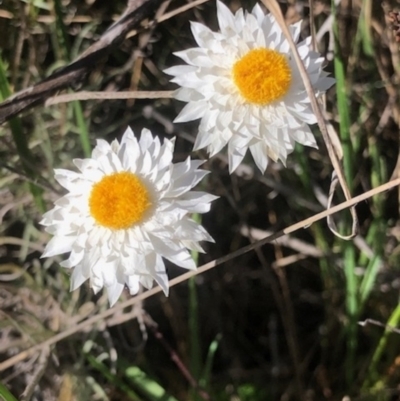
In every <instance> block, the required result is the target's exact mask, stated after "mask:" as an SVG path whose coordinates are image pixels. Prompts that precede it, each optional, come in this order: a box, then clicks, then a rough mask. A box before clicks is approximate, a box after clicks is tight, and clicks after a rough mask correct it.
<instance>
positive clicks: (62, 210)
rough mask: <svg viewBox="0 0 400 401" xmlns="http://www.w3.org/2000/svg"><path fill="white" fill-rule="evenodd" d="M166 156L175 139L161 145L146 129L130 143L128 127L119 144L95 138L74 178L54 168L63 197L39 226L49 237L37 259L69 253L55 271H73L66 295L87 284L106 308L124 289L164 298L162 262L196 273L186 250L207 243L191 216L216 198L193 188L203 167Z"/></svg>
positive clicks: (165, 283) (198, 248)
mask: <svg viewBox="0 0 400 401" xmlns="http://www.w3.org/2000/svg"><path fill="white" fill-rule="evenodd" d="M173 150H174V140H168V139H165V140H164V142H163V143H162V144H161V142H160V140H159V139H158V138H157V137H153V136H152V134H151V132H150V131H149V130H147V129H144V130H143V131H142V134H141V137H140V140H137V139H136V137H135V136H134V134H133V132H132V131H131V130H130V128H128V129H127V130H126V132H125V133H124V135H123V137H122V140H121V142H118V141H117V140H115V141H113V142H112V143H111V144H109V143H108V142H106V141H104V140H98V141H97V146H96V147H95V149H94V150H93V152H92V157H91V158H90V159H75V160H74V164H75V166H76V167H77V168H78V169H79V172H74V171H70V170H63V169H58V170H55V178H56V180H57V181H58V182H59V183H60V184H61V185H62V186H63V187H64V188H66V189H67V191H68V193H67V194H66V195H65V196H63V197H61V198H60V199H58V200H57V201H56V202H55V206H54V208H53V209H52V210H50V211H49V212H47V213H46V214H45V215H44V216H43V220H42V221H41V224H42V225H44V226H46V231H47V232H49V233H50V234H52V235H53V238H52V239H51V240H50V241H49V243H48V244H47V246H46V249H45V252H44V254H43V257H50V256H55V255H60V254H64V253H69V254H70V255H69V258H68V259H67V260H64V261H63V262H62V263H61V265H62V266H64V267H66V268H73V272H72V275H71V290H74V289H76V288H78V287H79V286H80V285H82V283H84V282H85V281H86V280H90V286H91V287H92V288H93V289H94V291H95V292H98V291H100V289H102V288H103V287H105V288H106V290H107V293H108V299H109V302H110V304H111V305H113V304H114V303H115V302H116V301H117V300H118V298H119V297H120V295H121V292H122V290H123V288H124V286H127V287H128V288H129V291H130V293H131V294H136V293H137V292H138V291H139V288H140V285H142V286H144V287H146V288H151V287H152V285H153V280H155V281H156V282H157V283H158V284H159V285H160V286H161V287H162V289H163V290H164V292H165V294H166V295H167V294H168V290H169V287H168V277H167V274H166V269H165V265H164V260H163V258H165V259H167V260H169V261H171V262H172V263H174V264H176V265H178V266H180V267H183V268H186V269H195V268H196V266H195V262H194V260H193V259H192V257H191V253H190V251H191V250H195V251H203V249H202V247H201V246H200V244H199V241H203V240H206V241H213V240H212V238H211V237H210V235H209V234H208V233H207V232H206V230H205V229H204V228H203V227H202V226H201V225H200V224H198V223H196V222H195V221H194V220H192V219H191V218H190V213H205V212H208V211H209V210H210V202H211V201H213V200H214V199H216V197H215V196H213V195H210V194H208V193H206V192H202V191H193V190H192V188H193V187H194V186H195V185H196V184H198V183H199V181H200V180H201V179H202V178H203V177H204V176H205V175H206V174H207V173H208V172H207V171H205V170H202V169H199V167H200V166H201V164H203V161H200V160H191V159H190V158H187V159H186V160H185V161H183V162H180V163H176V164H173V163H172V155H173Z"/></svg>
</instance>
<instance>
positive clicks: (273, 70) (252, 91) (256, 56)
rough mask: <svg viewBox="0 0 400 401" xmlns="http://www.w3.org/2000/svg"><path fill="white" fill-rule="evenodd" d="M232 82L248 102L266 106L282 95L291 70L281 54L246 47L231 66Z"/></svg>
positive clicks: (284, 92) (289, 79)
mask: <svg viewBox="0 0 400 401" xmlns="http://www.w3.org/2000/svg"><path fill="white" fill-rule="evenodd" d="M232 73H233V81H234V83H235V84H236V86H237V88H238V90H239V92H240V94H241V95H242V96H243V97H244V98H245V99H246V100H247V101H248V102H250V103H254V104H258V105H266V104H269V103H272V102H274V101H275V100H277V99H279V98H281V97H282V96H284V95H285V94H286V93H287V92H288V90H289V87H290V82H291V80H292V73H291V70H290V66H289V63H288V61H287V59H286V56H285V55H284V54H281V53H278V52H277V51H275V50H271V49H265V48H258V49H253V50H250V51H249V52H248V53H246V54H245V55H244V56H243V57H242V58H241V59H240V60H238V61H237V62H236V63H235V64H234V65H233V69H232Z"/></svg>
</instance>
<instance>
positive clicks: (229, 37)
mask: <svg viewBox="0 0 400 401" xmlns="http://www.w3.org/2000/svg"><path fill="white" fill-rule="evenodd" d="M217 13H218V22H219V26H220V29H221V32H213V31H211V30H210V29H209V28H207V27H206V26H204V25H202V24H200V23H197V22H192V23H191V28H192V32H193V35H194V38H195V40H196V42H197V44H198V45H199V47H198V48H192V49H188V50H184V51H180V52H177V53H175V55H176V56H178V57H180V58H181V59H183V60H184V61H185V62H186V63H187V64H188V65H183V66H175V67H171V68H168V69H167V70H166V71H165V72H166V73H167V74H169V75H173V76H174V78H173V79H172V80H171V81H172V82H175V83H177V84H178V85H179V86H180V87H181V88H179V89H178V90H177V91H176V92H175V98H176V99H179V100H182V101H184V102H188V104H187V105H186V106H185V107H184V108H183V109H182V111H181V112H180V114H179V115H178V116H177V118H176V119H175V122H186V121H191V120H195V119H198V118H201V122H200V126H199V133H198V135H197V139H196V143H195V145H194V149H195V150H197V149H201V148H204V147H207V150H208V152H209V154H210V156H213V155H214V154H216V153H217V152H219V151H220V150H221V149H222V148H223V147H224V146H225V145H226V144H228V155H229V169H230V172H231V173H232V172H233V171H234V170H235V169H236V168H237V166H238V165H239V164H240V162H241V161H242V160H243V157H244V156H245V154H246V151H247V149H250V152H251V153H252V155H253V158H254V160H255V163H256V164H257V166H258V168H259V169H260V170H261V172H264V171H265V169H266V167H267V164H268V157H269V158H271V159H272V160H274V161H277V160H281V161H282V162H283V163H284V164H285V163H286V158H287V156H288V154H289V153H291V152H293V149H294V145H295V142H299V143H301V144H303V145H307V146H312V147H317V145H316V141H315V138H314V136H313V134H312V133H311V130H310V128H309V126H308V125H309V124H314V123H316V121H317V120H316V117H315V115H314V113H313V111H312V108H311V103H310V99H309V97H308V95H307V91H306V89H305V87H304V84H303V81H302V79H301V76H300V71H299V69H298V67H297V65H296V62H295V60H294V57H293V54H292V52H291V50H290V46H289V42H288V41H287V39H286V38H285V36H284V34H283V32H282V31H281V29H280V27H279V25H278V23H277V22H276V21H275V18H274V17H273V16H272V15H271V14H267V15H265V14H264V12H263V11H262V9H261V7H260V6H259V5H258V4H257V5H256V6H255V7H254V8H253V10H252V12H251V13H247V12H243V10H242V9H239V10H238V11H237V12H236V14H235V15H233V14H232V13H231V12H230V11H229V9H228V8H227V7H226V6H225V5H224V4H223V3H222V2H220V1H218V0H217ZM300 24H301V21H300V22H298V23H296V24H294V25H292V26H290V27H289V30H290V32H291V35H292V37H293V40H294V42H295V43H296V42H297V41H298V39H299V35H300ZM310 44H311V37H309V38H307V39H306V40H304V41H302V42H300V43H298V44H297V45H296V46H297V50H298V51H299V54H300V57H301V59H302V61H303V64H304V66H305V68H306V70H307V72H308V76H309V78H310V81H311V84H312V85H313V88H314V91H315V93H316V95H319V94H321V93H324V92H325V91H326V90H327V89H328V88H329V87H330V86H332V85H333V83H334V79H332V78H329V77H327V73H326V72H324V71H323V70H322V62H323V58H322V57H320V56H319V54H318V53H316V52H314V51H311V50H310ZM267 156H268V157H267Z"/></svg>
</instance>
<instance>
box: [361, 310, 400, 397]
mask: <svg viewBox="0 0 400 401" xmlns="http://www.w3.org/2000/svg"><path fill="white" fill-rule="evenodd" d="M399 324H400V304H399V305H397V307H396V309H395V310H394V311H393V312H392V314H391V316H390V317H389V320H388V321H387V326H389V327H387V328H386V329H385V331H384V332H383V334H382V337H381V338H380V340H379V343H378V346H377V347H376V349H375V351H374V354H373V355H372V359H371V363H370V365H369V368H368V372H367V379H366V380H365V381H364V383H363V386H362V387H363V388H364V389H366V388H369V387H370V386H372V385H373V384H374V383H375V382H376V381H377V380H378V377H379V376H378V363H379V362H380V360H381V358H382V355H383V353H384V352H385V350H386V347H387V343H388V340H389V337H390V335H391V334H393V331H392V330H391V327H398V326H399ZM395 335H398V334H395Z"/></svg>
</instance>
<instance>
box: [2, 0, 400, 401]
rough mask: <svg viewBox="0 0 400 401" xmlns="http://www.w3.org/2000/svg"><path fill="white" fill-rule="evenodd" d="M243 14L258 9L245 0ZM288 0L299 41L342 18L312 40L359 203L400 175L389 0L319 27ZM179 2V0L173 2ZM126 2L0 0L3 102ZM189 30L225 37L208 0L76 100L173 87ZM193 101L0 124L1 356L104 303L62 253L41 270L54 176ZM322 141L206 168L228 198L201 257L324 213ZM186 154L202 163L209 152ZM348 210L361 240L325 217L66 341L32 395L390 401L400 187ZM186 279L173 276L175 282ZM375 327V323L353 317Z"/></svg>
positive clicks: (398, 364) (395, 358) (26, 377)
mask: <svg viewBox="0 0 400 401" xmlns="http://www.w3.org/2000/svg"><path fill="white" fill-rule="evenodd" d="M225 3H226V4H229V5H230V6H231V8H232V9H237V8H238V7H239V6H240V2H238V1H225ZM249 3H251V5H253V4H254V1H252V2H247V1H243V2H242V3H241V4H242V6H243V7H245V8H249V7H250V5H249ZM287 3H288V4H286V2H281V5H282V8H283V11H284V12H285V14H286V16H287V19H288V21H289V22H294V21H296V20H298V19H299V18H304V20H305V21H306V23H305V24H304V29H303V36H307V35H308V34H309V32H310V24H312V28H313V29H312V30H313V31H314V30H315V31H316V32H318V31H319V30H320V29H321V28H323V27H324V22H325V21H327V20H328V19H329V17H330V16H331V15H332V16H333V19H332V20H331V23H330V24H329V27H328V28H329V29H327V30H326V33H325V34H324V35H322V36H321V39H320V40H319V41H318V48H319V50H320V51H321V52H322V53H323V54H324V55H327V57H328V59H329V60H328V62H327V67H326V69H327V70H328V71H331V73H332V75H334V76H335V78H336V80H337V84H336V86H335V87H334V88H332V89H331V90H330V91H329V92H328V93H327V96H326V110H327V114H328V116H329V120H330V122H331V124H332V126H333V127H334V128H335V130H336V131H337V133H338V137H339V138H340V142H341V145H342V148H343V167H344V171H345V175H346V179H347V181H348V184H349V187H350V188H351V191H352V194H353V195H357V194H360V193H363V192H365V191H367V190H369V189H371V188H373V187H377V186H379V185H381V184H383V183H385V182H387V181H388V180H390V179H391V177H396V178H397V177H399V175H400V171H399V169H400V162H399V161H400V157H399V123H400V113H399V111H400V108H399V101H398V90H399V82H400V57H399V56H400V53H399V44H398V43H396V42H395V40H394V38H393V34H392V32H391V30H390V26H389V24H388V18H387V12H388V11H389V10H396V7H399V5H398V3H397V2H396V1H394V0H393V1H387V2H386V3H385V4H386V7H387V8H385V9H384V8H383V7H382V4H381V2H374V1H372V0H364V1H362V0H355V1H352V2H344V1H343V2H342V3H341V4H339V5H337V6H334V5H332V4H331V2H330V1H328V0H324V1H321V2H318V3H317V4H316V7H315V10H314V14H313V20H312V21H311V22H310V24H309V23H308V22H309V19H308V18H309V15H310V13H309V8H308V4H307V2H297V3H298V4H297V6H295V5H294V6H291V5H290V4H291V3H293V2H287ZM183 4H185V3H184V1H183V0H179V1H178V0H177V1H174V2H172V3H171V5H170V6H169V8H168V9H169V10H171V9H174V8H177V7H179V6H180V5H183ZM299 5H301V7H298V6H299ZM124 7H125V2H123V1H113V2H109V1H105V0H86V1H78V0H68V1H66V2H61V1H60V0H54V1H36V0H35V1H32V0H26V1H19V0H9V1H8V2H5V3H1V4H0V31H1V32H3V34H2V35H1V36H0V48H1V49H2V51H1V54H0V98H1V99H4V98H6V97H8V96H9V95H10V94H11V93H14V92H17V91H19V90H22V89H24V88H27V87H29V86H30V85H32V84H34V83H36V82H38V81H40V80H41V79H44V78H45V77H47V76H49V75H50V74H51V73H52V72H54V71H56V70H57V69H58V68H60V67H61V66H64V65H66V64H68V63H69V62H70V61H71V60H73V59H74V58H76V57H77V56H78V55H79V54H81V53H82V52H83V51H84V50H85V49H86V48H87V47H88V46H89V45H90V44H92V43H93V42H95V41H96V40H97V39H98V38H99V36H100V35H101V34H102V33H103V32H104V31H105V30H106V29H107V27H108V26H109V25H110V24H111V23H112V21H113V20H114V19H115V18H116V17H117V16H119V15H120V14H121V13H122V12H123V10H124ZM299 13H301V14H299ZM189 20H191V21H200V22H202V23H205V24H207V25H208V26H210V27H211V28H212V29H214V30H216V29H217V22H216V15H215V3H214V2H213V1H210V2H208V3H206V4H203V5H201V6H199V7H197V8H196V9H192V10H189V11H186V12H184V13H181V14H178V15H177V16H175V17H174V18H172V19H170V20H167V21H165V22H163V23H161V24H159V25H157V26H156V27H155V28H154V29H153V30H152V31H151V32H150V34H149V32H140V33H139V34H138V35H136V36H131V37H129V38H128V39H126V40H125V41H124V43H123V45H121V46H120V47H119V48H118V49H117V50H116V51H114V52H113V54H112V55H111V56H109V57H108V59H107V60H105V61H104V62H102V63H99V65H95V66H93V69H92V72H91V73H90V74H89V76H88V77H87V79H86V82H85V84H84V87H83V88H84V89H85V90H96V91H119V90H171V89H174V88H175V87H174V85H172V84H170V83H169V81H168V77H167V76H165V75H164V74H163V72H162V71H163V69H165V68H166V67H169V66H171V65H174V64H178V63H179V61H178V59H177V58H176V57H174V56H173V54H172V53H173V52H174V51H178V50H182V49H186V48H188V47H191V46H194V40H193V38H192V35H191V32H190V29H189V22H188V21H189ZM177 38H178V39H177ZM79 89H80V88H73V89H72V88H71V91H72V90H74V91H77V90H79ZM182 106H183V104H182V103H180V102H178V101H173V100H169V99H160V100H156V101H154V100H112V101H107V100H106V101H94V100H90V101H81V102H72V103H61V104H58V105H54V106H47V107H44V106H38V107H36V108H34V109H33V110H31V111H29V112H26V113H22V114H21V115H20V116H18V117H16V118H14V119H13V120H11V121H10V122H9V123H7V124H4V125H3V126H1V127H0V221H1V226H0V364H1V362H2V361H5V360H7V359H8V358H10V357H12V356H13V355H15V354H18V353H19V352H23V351H24V350H25V349H27V348H29V347H31V346H32V345H34V344H37V343H40V342H42V341H44V340H45V339H47V338H50V337H52V336H53V335H55V334H56V333H60V332H63V331H64V330H66V329H67V328H70V327H73V325H75V324H76V323H78V322H80V321H83V320H84V319H85V318H87V317H88V316H91V315H93V314H96V313H101V311H103V310H105V309H106V308H107V307H108V306H107V301H106V299H105V297H104V296H103V295H102V294H100V295H98V296H94V295H93V294H92V292H91V290H90V289H89V288H88V286H83V287H82V288H80V289H79V290H77V291H75V292H73V293H70V292H69V278H68V276H69V272H68V271H66V269H63V268H61V267H60V266H59V265H58V263H57V262H58V259H57V258H54V259H40V255H41V253H42V250H43V248H44V245H45V243H46V242H47V241H48V240H49V236H48V235H47V234H46V233H44V232H43V230H42V228H41V227H40V226H39V225H38V221H39V220H40V219H41V214H42V212H43V210H48V209H49V208H51V207H52V202H53V201H54V200H55V199H57V197H58V196H59V192H60V188H59V187H58V186H57V184H56V183H55V181H54V178H53V169H54V168H70V169H74V167H73V164H72V160H73V159H74V158H76V157H85V156H87V155H89V154H90V149H91V148H92V147H93V145H94V144H95V141H96V139H97V138H104V139H106V140H112V139H114V138H115V137H120V135H121V134H122V132H123V131H124V130H125V128H126V126H127V125H130V126H131V127H132V129H133V130H134V131H135V133H139V132H140V130H141V129H142V128H143V127H147V128H149V129H151V130H152V132H153V134H157V135H159V136H160V137H163V136H171V135H172V133H171V132H170V130H169V129H168V127H169V126H170V123H171V121H172V120H173V119H174V117H175V116H176V114H177V112H178V111H179V110H180V109H181V107H182ZM197 126H198V122H194V123H190V124H184V125H176V126H174V130H175V131H174V132H173V135H176V136H177V137H178V139H177V146H176V155H175V158H176V160H183V159H184V158H186V157H187V155H188V154H190V152H191V149H192V144H191V143H190V140H188V139H190V138H194V136H195V135H196V129H197ZM315 134H316V136H317V138H318V141H319V146H320V149H319V150H315V149H306V148H300V147H298V148H296V151H295V152H294V153H293V154H292V155H291V156H290V157H289V158H288V166H287V168H284V167H283V166H282V165H281V164H278V163H275V164H274V163H271V164H270V166H269V168H268V170H267V172H266V174H265V175H264V176H261V175H260V174H259V172H258V171H257V169H254V165H253V161H252V159H251V158H250V157H248V158H246V159H245V163H244V165H243V166H242V167H241V168H239V169H238V170H237V174H235V175H232V176H230V175H229V174H228V171H227V160H226V157H225V156H223V155H222V157H214V158H212V159H211V160H210V161H208V162H207V163H206V164H205V168H207V169H209V170H211V172H212V173H211V174H210V175H209V176H208V179H207V181H206V182H205V183H204V184H203V185H205V188H204V190H207V191H208V192H210V193H213V194H216V195H219V196H220V199H219V200H218V201H216V202H214V205H213V208H212V211H211V212H210V213H209V214H207V215H205V216H203V220H202V224H203V225H204V226H205V227H206V228H207V230H208V231H209V232H210V234H211V235H212V236H213V237H214V239H215V240H216V244H211V245H210V244H206V245H205V246H206V250H207V254H205V255H198V256H197V257H198V262H199V264H202V263H204V262H206V261H209V260H212V259H214V258H217V257H220V256H223V255H226V254H227V253H229V252H232V251H235V250H237V249H239V248H240V247H242V246H244V245H247V244H248V243H249V242H250V239H249V238H248V237H247V236H246V235H245V234H244V231H243V228H244V227H249V228H254V229H258V230H262V234H263V235H266V233H267V232H269V233H270V232H276V231H278V230H280V229H282V228H284V227H286V226H289V225H291V224H293V223H295V222H297V221H300V220H302V219H304V218H306V217H309V216H311V215H312V214H315V213H317V212H319V211H321V210H323V209H324V208H326V205H327V196H328V191H329V185H330V180H331V174H332V166H331V164H330V161H329V158H328V156H327V152H326V149H325V146H324V144H323V143H322V139H321V137H320V135H319V133H318V132H317V128H315ZM193 156H194V157H200V158H206V155H205V153H203V152H198V153H197V154H193ZM342 200H343V199H342V195H341V194H340V193H339V194H337V195H336V196H335V202H337V203H338V202H340V201H342ZM357 213H358V217H359V220H360V233H359V235H358V236H357V237H356V238H355V239H353V240H351V241H344V240H341V239H339V238H337V237H335V236H334V235H333V234H332V232H331V231H330V230H329V229H328V227H327V225H326V222H325V221H322V222H319V223H317V224H314V225H312V226H311V227H309V228H308V229H307V230H302V231H298V232H296V233H295V234H293V235H292V236H290V238H288V239H287V240H286V241H285V243H284V244H281V243H278V242H276V243H273V244H270V245H267V246H264V247H263V248H262V249H260V250H258V251H257V252H251V253H249V254H246V255H243V256H241V257H238V258H236V259H235V260H234V261H232V262H229V263H226V264H224V265H223V266H220V267H218V268H216V269H212V270H210V271H209V272H207V273H205V274H203V275H201V276H198V277H196V278H194V279H192V280H191V281H190V282H189V283H188V285H184V284H181V285H179V286H177V287H174V288H172V289H171V294H170V297H169V298H165V297H164V296H163V295H158V296H156V297H153V298H150V299H148V300H147V301H145V302H144V303H143V304H142V305H139V306H135V307H134V308H132V309H129V310H124V311H123V312H121V313H118V314H116V315H114V316H112V317H111V318H108V319H106V320H105V321H104V322H103V323H102V324H98V325H96V326H91V327H88V328H87V330H85V331H81V332H77V333H76V334H74V335H73V336H70V337H69V338H67V339H65V340H63V341H60V342H59V343H58V344H57V345H56V346H55V347H53V348H52V349H51V355H52V357H48V358H47V359H46V360H45V363H44V365H43V366H44V368H43V372H41V376H40V380H39V381H38V383H37V386H36V387H35V389H34V391H33V394H32V397H31V399H32V400H41V399H45V400H58V401H64V400H77V401H79V400H87V399H93V400H143V401H154V400H157V401H159V400H163V401H172V400H201V399H205V398H204V393H202V391H204V392H205V393H206V394H208V395H209V399H211V400H217V401H219V400H221V401H224V400H230V401H234V400H235V401H236V400H238V401H239V400H240V401H247V400H248V401H265V400H267V401H268V400H322V399H326V400H342V399H344V398H343V397H345V396H349V397H351V400H363V401H367V400H374V401H376V400H378V401H379V400H382V401H384V400H385V401H386V400H387V401H389V400H395V399H398V397H399V389H398V382H399V378H400V353H399V343H400V334H399V333H398V332H396V331H394V330H392V328H395V327H398V326H399V325H400V306H399V295H400V294H399V289H400V278H399V276H398V275H399V267H398V266H399V261H400V257H399V255H400V253H399V251H400V248H399V246H398V239H399V238H400V221H399V191H398V190H393V191H390V192H388V193H384V194H381V195H379V196H376V197H374V198H372V199H369V200H368V202H364V203H362V204H359V205H358V206H357ZM335 221H336V223H337V226H338V229H339V230H340V231H341V232H342V233H349V232H350V228H351V227H350V224H351V222H350V219H349V214H348V213H347V212H344V213H340V214H339V215H338V216H335ZM256 235H257V231H253V236H256ZM299 241H300V242H299ZM180 273H181V271H180V270H179V269H177V268H175V267H174V266H170V268H169V274H170V276H171V277H174V276H176V275H178V274H180ZM127 297H129V295H128V294H127V293H124V294H123V298H127ZM149 319H150V320H149ZM366 319H370V321H371V322H377V323H378V324H374V323H367V324H364V325H360V324H359V322H363V321H365V320H366ZM149 321H153V322H155V323H156V325H157V326H156V327H157V329H156V331H154V330H152V329H151V328H150V326H149V323H148V322H149ZM379 323H380V324H381V326H380V325H379ZM386 325H389V326H390V327H389V326H386ZM155 333H162V336H163V338H164V340H165V342H166V344H167V345H166V344H163V343H161V342H160V341H159V340H158V339H157V336H156V335H155ZM171 350H173V352H174V354H172V352H171ZM176 356H177V357H178V363H176V358H175V357H176ZM174 358H175V359H174ZM174 361H175V362H174ZM179 363H181V364H182V365H183V366H184V367H186V368H187V369H188V370H189V371H191V374H192V377H193V378H194V379H195V380H196V381H197V382H198V384H199V386H200V390H199V388H196V386H193V385H190V383H189V381H188V380H187V377H185V374H184V373H183V371H182V369H181V368H179V367H178V365H179ZM0 366H1V365H0ZM41 366H42V365H41V363H40V356H38V355H36V356H34V357H30V358H28V359H26V360H24V361H21V362H18V363H16V364H15V365H14V366H12V367H10V368H7V369H6V370H5V371H2V372H1V373H0V378H1V382H2V384H1V385H0V397H2V398H3V399H4V400H6V401H8V400H12V399H13V398H12V396H11V395H10V394H8V391H7V389H6V387H7V388H8V389H9V390H10V391H11V393H13V394H14V396H15V397H16V398H18V397H19V396H20V395H21V394H22V392H23V391H24V390H25V388H26V386H27V385H28V384H29V382H30V380H31V378H32V375H34V374H35V372H36V373H37V372H38V369H39V368H40V367H41ZM4 386H6V387H4ZM396 397H397V398H396Z"/></svg>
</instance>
